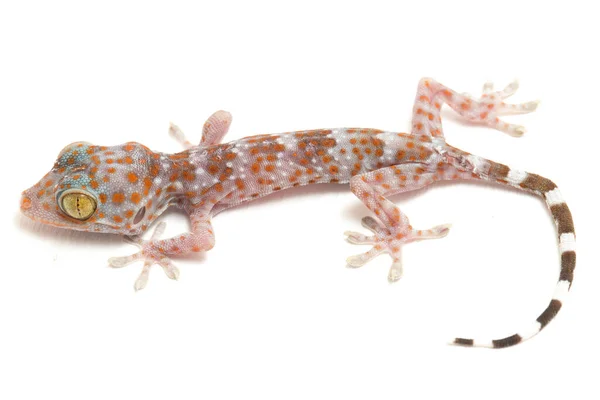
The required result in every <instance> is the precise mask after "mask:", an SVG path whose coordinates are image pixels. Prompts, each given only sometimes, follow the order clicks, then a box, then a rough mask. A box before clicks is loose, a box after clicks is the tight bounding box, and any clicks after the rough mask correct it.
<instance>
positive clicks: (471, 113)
mask: <svg viewBox="0 0 600 400" xmlns="http://www.w3.org/2000/svg"><path fill="white" fill-rule="evenodd" d="M518 88H519V83H518V82H517V81H513V82H512V83H510V84H508V85H507V86H506V87H505V88H504V89H502V90H498V91H494V85H493V84H492V83H491V82H487V83H485V84H484V85H483V94H482V96H481V98H479V99H473V98H472V97H470V96H467V97H468V99H467V101H466V102H465V103H463V104H461V106H460V107H461V111H464V114H465V115H464V116H465V117H467V119H469V120H472V121H482V122H484V123H485V124H486V125H488V126H491V127H492V128H495V129H498V130H500V131H502V132H505V133H508V134H509V135H512V136H521V135H523V134H524V133H525V127H524V126H522V125H515V124H509V123H507V122H504V121H502V120H501V119H500V118H498V117H499V116H501V115H510V114H525V113H530V112H532V111H535V109H536V108H537V106H538V104H539V101H537V100H536V101H528V102H525V103H520V104H508V103H505V102H504V99H506V98H508V97H510V96H512V95H513V94H514V93H515V92H516V91H517V89H518ZM461 114H462V112H461Z"/></svg>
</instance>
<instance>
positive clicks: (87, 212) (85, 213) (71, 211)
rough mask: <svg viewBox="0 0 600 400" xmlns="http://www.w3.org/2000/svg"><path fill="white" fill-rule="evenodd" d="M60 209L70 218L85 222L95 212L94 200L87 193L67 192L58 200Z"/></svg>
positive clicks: (78, 191)
mask: <svg viewBox="0 0 600 400" xmlns="http://www.w3.org/2000/svg"><path fill="white" fill-rule="evenodd" d="M58 205H59V206H60V209H61V210H62V211H63V212H64V213H65V214H67V215H68V216H69V217H71V218H75V219H78V220H81V221H85V220H86V219H88V218H89V217H91V216H92V214H93V213H94V211H96V200H95V199H94V198H93V197H92V196H91V195H90V194H89V193H87V192H84V191H80V190H67V191H65V192H63V193H62V194H61V195H60V198H59V199H58Z"/></svg>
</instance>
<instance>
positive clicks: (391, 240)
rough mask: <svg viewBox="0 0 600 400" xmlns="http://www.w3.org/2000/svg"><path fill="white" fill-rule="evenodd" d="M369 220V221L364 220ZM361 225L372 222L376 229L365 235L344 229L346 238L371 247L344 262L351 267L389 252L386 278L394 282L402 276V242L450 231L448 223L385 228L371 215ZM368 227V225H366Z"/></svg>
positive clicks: (438, 235)
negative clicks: (419, 228) (388, 267)
mask: <svg viewBox="0 0 600 400" xmlns="http://www.w3.org/2000/svg"><path fill="white" fill-rule="evenodd" d="M366 221H369V222H366ZM362 222H363V226H365V227H367V223H374V224H377V225H376V230H375V231H374V235H372V236H366V235H363V234H362V233H358V232H352V231H346V232H344V234H345V235H346V239H347V240H348V241H349V242H350V243H353V244H371V245H373V247H372V248H371V249H370V250H369V251H367V252H366V253H361V254H357V255H353V256H350V257H348V258H347V259H346V263H347V264H348V265H349V266H350V267H353V268H358V267H362V266H363V265H365V264H366V263H368V262H369V261H371V260H372V259H374V258H375V257H377V256H379V255H380V254H385V253H387V254H389V255H390V256H391V257H392V260H393V262H392V266H391V267H390V271H389V273H388V280H389V281H390V282H395V281H397V280H399V279H400V278H401V277H402V273H403V272H402V262H401V260H400V254H401V251H400V250H401V247H402V245H403V244H404V243H409V242H413V241H416V240H425V239H438V238H443V237H444V236H446V235H447V234H448V232H449V231H450V224H444V225H438V226H436V227H433V228H431V229H426V230H417V229H413V227H412V226H410V225H399V226H395V227H392V228H386V227H384V226H382V225H380V224H379V223H378V222H376V221H375V220H374V219H373V218H371V217H365V218H363V220H362ZM367 228H368V227H367Z"/></svg>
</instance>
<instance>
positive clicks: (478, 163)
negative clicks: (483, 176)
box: [467, 154, 487, 173]
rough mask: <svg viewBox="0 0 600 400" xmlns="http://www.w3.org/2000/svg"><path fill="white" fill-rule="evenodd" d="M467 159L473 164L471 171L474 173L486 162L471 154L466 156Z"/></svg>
mask: <svg viewBox="0 0 600 400" xmlns="http://www.w3.org/2000/svg"><path fill="white" fill-rule="evenodd" d="M467 160H469V162H470V163H471V164H472V165H473V172H475V173H477V172H479V171H482V170H483V167H484V166H485V165H487V162H486V161H485V160H484V159H483V158H481V157H479V156H475V155H472V154H469V155H468V156H467Z"/></svg>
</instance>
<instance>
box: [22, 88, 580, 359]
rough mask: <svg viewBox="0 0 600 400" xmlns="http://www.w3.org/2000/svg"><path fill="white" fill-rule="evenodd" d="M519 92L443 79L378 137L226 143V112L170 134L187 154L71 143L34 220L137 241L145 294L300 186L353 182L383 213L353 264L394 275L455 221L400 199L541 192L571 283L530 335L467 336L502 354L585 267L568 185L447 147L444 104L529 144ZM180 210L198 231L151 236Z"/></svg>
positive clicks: (565, 280)
mask: <svg viewBox="0 0 600 400" xmlns="http://www.w3.org/2000/svg"><path fill="white" fill-rule="evenodd" d="M516 90H517V84H516V82H515V83H512V84H510V85H508V86H507V87H506V88H504V89H503V90H500V91H494V89H493V87H492V85H491V84H490V83H486V84H485V85H484V87H483V94H482V96H481V97H480V98H474V97H471V96H469V95H467V94H459V93H457V92H455V91H453V90H451V89H449V88H447V87H446V86H444V85H442V84H440V83H438V82H436V81H435V80H433V79H429V78H424V79H422V80H421V81H420V82H419V85H418V89H417V95H416V101H415V104H414V108H413V118H412V129H411V132H410V133H395V132H387V131H382V130H378V129H361V128H339V129H316V130H307V131H296V132H288V133H281V134H269V135H257V136H250V137H246V138H243V139H239V140H235V141H232V142H229V143H222V139H223V136H224V135H225V134H226V133H227V131H228V130H229V127H230V125H231V114H229V113H228V112H225V111H217V112H216V113H214V114H213V115H211V116H210V117H209V118H208V120H207V121H206V123H205V124H204V127H203V131H202V139H201V141H200V144H199V145H197V146H195V145H193V144H192V143H191V142H190V141H189V140H187V139H186V137H185V135H184V134H183V133H182V132H181V130H179V128H178V127H176V126H175V125H171V128H170V133H171V135H173V136H174V137H175V138H176V139H177V140H178V141H180V142H181V144H182V145H183V146H184V147H185V150H184V151H182V152H180V153H176V154H166V153H160V152H153V151H151V150H150V149H149V148H147V147H146V146H144V145H142V144H139V143H136V142H128V143H125V144H123V145H120V146H111V147H105V146H95V145H92V144H90V143H86V142H75V143H72V144H70V145H68V146H67V147H65V148H64V149H63V150H62V151H61V152H60V153H59V155H58V158H57V160H56V162H55V164H54V166H53V167H52V169H51V170H50V172H49V173H47V174H46V175H45V176H44V177H43V178H42V179H41V180H40V181H39V182H38V183H37V184H35V185H34V186H33V187H31V188H30V189H27V190H25V191H24V192H23V194H22V197H21V210H22V212H23V213H24V214H25V215H27V216H28V217H30V218H31V219H33V220H35V221H39V222H42V223H44V224H49V225H53V226H58V227H62V228H67V229H75V230H80V231H91V232H107V233H116V234H121V235H125V238H126V239H127V240H128V241H130V242H131V243H132V244H135V245H137V246H138V247H139V248H140V250H139V252H137V253H135V254H133V255H130V256H126V257H113V258H110V259H109V261H108V262H109V264H110V265H111V266H113V267H122V266H125V265H126V264H129V263H131V262H134V261H138V260H139V261H143V262H144V266H143V269H142V272H141V274H140V276H139V278H138V279H137V280H136V282H135V289H136V290H139V289H142V288H143V287H144V286H145V285H146V283H147V280H148V275H149V271H150V267H151V266H152V265H153V264H158V265H160V266H161V267H162V268H163V269H164V271H165V273H166V274H167V276H168V277H169V278H172V279H176V278H177V277H178V276H179V271H178V269H177V267H176V266H175V265H174V264H173V263H172V262H171V259H170V257H171V256H174V255H178V254H186V253H190V252H202V251H207V250H210V249H212V248H213V246H214V245H215V235H214V232H213V228H212V225H211V217H212V216H214V215H216V214H217V213H219V212H220V211H223V210H225V209H227V208H229V207H233V206H236V205H238V204H241V203H244V202H247V201H251V200H254V199H257V198H260V197H263V196H266V195H268V194H270V193H273V192H277V191H279V190H284V189H287V188H290V187H295V186H302V185H309V184H314V183H332V182H333V183H341V184H348V183H349V184H350V190H351V191H352V193H354V194H355V195H356V197H358V198H359V199H360V200H361V201H362V202H363V203H364V205H365V206H366V207H367V208H368V209H369V210H370V211H371V212H372V213H373V216H367V217H365V218H363V219H362V225H363V226H364V227H365V228H367V229H368V230H370V231H371V232H372V233H373V234H372V235H365V234H363V233H358V232H345V235H346V237H347V239H348V241H350V242H351V243H354V244H367V245H371V246H372V247H371V248H370V250H369V251H367V252H366V253H363V254H360V255H355V256H351V257H349V258H348V259H347V263H348V264H349V265H350V266H352V267H360V266H362V265H364V264H365V263H367V262H368V261H370V260H372V259H373V258H375V257H377V256H379V255H380V254H384V253H387V254H389V255H390V256H391V258H392V265H391V268H390V270H389V275H388V279H389V280H390V281H392V282H393V281H396V280H398V279H399V278H400V277H401V276H402V264H401V261H400V252H401V248H402V246H403V245H404V244H405V243H408V242H411V241H415V240H422V239H435V238H441V237H444V236H446V235H447V234H448V231H449V225H438V226H435V227H433V228H431V229H425V230H419V229H415V228H413V227H412V226H411V224H410V222H409V220H408V217H407V216H406V215H405V214H404V213H403V212H402V211H401V210H400V209H399V208H398V207H396V205H395V204H394V203H392V202H391V201H390V200H388V198H389V197H390V196H391V195H394V194H397V193H403V192H407V191H410V190H415V189H419V188H422V187H424V186H427V185H430V184H432V183H434V182H436V181H444V180H463V179H466V180H483V181H487V182H494V183H498V184H501V185H509V186H512V187H514V188H517V189H522V190H525V191H527V192H530V193H534V194H537V195H539V196H541V197H542V198H543V199H544V200H545V201H546V204H547V206H548V208H549V210H550V213H551V215H552V217H553V218H554V221H555V223H556V228H557V233H558V246H559V251H560V276H559V279H558V282H557V285H556V289H555V292H554V295H553V298H552V300H551V301H550V303H549V304H548V306H547V308H546V309H545V310H544V311H543V312H542V313H541V314H540V315H539V316H538V317H537V319H536V320H535V321H534V322H532V323H531V325H530V326H529V327H526V329H524V330H522V331H519V332H518V333H516V334H514V335H512V336H508V337H505V338H503V339H497V340H473V339H464V338H456V339H454V340H453V343H454V344H458V345H463V346H480V347H492V348H501V347H508V346H512V345H515V344H517V343H520V342H522V341H524V340H526V339H528V338H530V337H532V336H534V335H535V334H537V333H538V332H539V331H540V330H541V329H543V328H544V327H545V326H546V325H547V324H548V323H549V322H550V321H551V320H552V319H553V318H554V316H555V315H556V314H557V313H558V311H559V310H560V308H561V306H562V301H563V299H564V297H565V295H566V294H567V292H568V291H569V289H570V287H571V282H572V280H573V271H574V269H575V233H574V227H573V221H572V218H571V213H570V211H569V208H568V207H567V204H566V203H565V202H564V200H563V198H562V196H561V194H560V192H559V190H558V188H557V187H556V185H555V184H554V183H553V182H552V181H550V180H549V179H546V178H543V177H541V176H539V175H535V174H532V173H528V172H523V171H519V170H515V169H512V168H509V167H507V166H505V165H503V164H499V163H497V162H494V161H490V160H486V159H484V158H482V157H478V156H476V155H472V154H469V153H467V152H465V151H462V150H459V149H457V148H455V147H452V146H451V145H449V144H447V143H446V141H445V139H444V135H443V131H442V121H441V118H440V110H441V108H442V105H443V104H447V105H449V106H450V107H451V108H452V109H453V110H454V111H456V112H457V113H458V114H459V115H461V116H462V117H463V118H465V119H466V120H468V121H471V122H475V123H480V124H483V125H487V126H490V127H492V128H495V129H498V130H500V131H503V132H506V133H508V134H510V135H514V136H519V135H522V134H523V133H524V128H523V127H522V126H519V125H513V124H509V123H506V122H504V121H502V120H501V119H500V118H499V116H502V115H505V114H512V113H527V112H531V111H533V110H535V108H536V107H537V104H538V103H537V102H527V103H522V104H507V103H505V102H504V99H506V98H507V97H509V96H510V95H512V94H513V93H514V92H515V91H516ZM171 205H175V206H178V207H180V208H181V209H183V210H184V212H185V213H186V214H187V215H189V219H190V221H191V231H190V232H186V233H183V234H181V235H179V236H176V237H172V238H169V239H160V236H161V234H162V232H163V231H164V227H165V224H164V222H160V223H158V224H157V226H156V228H155V229H154V231H153V232H152V235H151V237H150V239H149V240H143V239H142V238H141V234H143V233H144V232H145V231H146V230H148V228H149V226H150V225H151V224H152V223H153V222H154V221H155V220H156V219H157V218H158V216H159V215H161V213H162V212H163V211H165V209H166V208H167V207H169V206H171Z"/></svg>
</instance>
